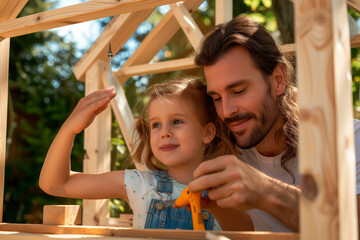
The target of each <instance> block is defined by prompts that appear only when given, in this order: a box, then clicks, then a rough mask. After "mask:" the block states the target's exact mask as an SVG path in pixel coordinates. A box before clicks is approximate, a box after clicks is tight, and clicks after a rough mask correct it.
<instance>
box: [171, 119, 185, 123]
mask: <svg viewBox="0 0 360 240" xmlns="http://www.w3.org/2000/svg"><path fill="white" fill-rule="evenodd" d="M181 123H183V121H181V120H179V119H175V120H174V121H173V124H181Z"/></svg>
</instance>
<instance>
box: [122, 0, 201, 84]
mask: <svg viewBox="0 0 360 240" xmlns="http://www.w3.org/2000/svg"><path fill="white" fill-rule="evenodd" d="M202 2H203V0H191V1H186V2H185V6H186V8H187V9H188V10H189V12H190V13H193V12H194V11H195V10H196V9H198V7H199V6H200V4H201V3H202ZM179 29H180V25H179V23H178V22H177V21H176V18H175V16H174V13H173V11H169V12H168V13H167V14H166V15H165V16H164V17H163V19H162V20H161V21H160V22H159V23H158V24H157V25H156V26H155V27H154V29H153V30H152V31H151V32H150V33H149V34H148V35H147V37H146V38H145V39H144V40H143V41H142V43H141V45H140V46H139V47H138V49H137V50H136V51H135V52H134V53H133V54H132V55H131V57H130V58H129V59H128V60H127V61H126V62H125V64H124V65H123V67H128V66H132V65H138V64H144V63H148V62H150V61H151V59H153V57H154V56H155V55H156V54H157V53H158V52H159V51H160V50H161V49H162V48H163V47H164V45H165V44H166V43H167V42H168V41H169V40H170V39H171V38H172V37H173V36H174V35H175V33H176V32H177V31H178V30H179ZM127 79H128V77H124V76H123V77H119V78H118V80H119V82H120V83H121V84H124V83H125V82H126V80H127Z"/></svg>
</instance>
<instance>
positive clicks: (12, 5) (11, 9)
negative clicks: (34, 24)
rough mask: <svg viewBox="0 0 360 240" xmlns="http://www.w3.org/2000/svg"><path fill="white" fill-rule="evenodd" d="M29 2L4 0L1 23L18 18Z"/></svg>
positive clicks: (1, 9) (1, 7)
mask: <svg viewBox="0 0 360 240" xmlns="http://www.w3.org/2000/svg"><path fill="white" fill-rule="evenodd" d="M27 2H28V0H18V1H13V0H2V1H0V22H2V21H6V20H9V19H14V18H16V17H17V16H18V15H19V13H20V11H21V10H22V9H23V8H24V6H25V5H26V3H27Z"/></svg>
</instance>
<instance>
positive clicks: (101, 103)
mask: <svg viewBox="0 0 360 240" xmlns="http://www.w3.org/2000/svg"><path fill="white" fill-rule="evenodd" d="M115 95H116V92H115V89H114V87H109V88H106V89H102V90H99V91H96V92H93V93H91V94H90V95H88V96H86V97H83V98H82V99H80V101H79V102H78V104H77V105H76V107H75V109H74V110H73V111H72V113H71V114H70V116H69V117H68V118H67V120H66V121H65V123H64V125H63V127H64V128H66V129H68V130H69V131H71V132H73V133H74V134H78V133H80V132H82V131H83V130H84V129H85V128H87V127H88V126H89V125H90V124H91V123H92V122H93V121H94V119H95V117H96V116H97V115H98V114H99V113H101V112H102V111H104V110H105V109H106V108H107V106H108V105H109V102H110V101H111V99H113V98H114V97H115Z"/></svg>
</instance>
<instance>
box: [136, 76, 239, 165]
mask: <svg viewBox="0 0 360 240" xmlns="http://www.w3.org/2000/svg"><path fill="white" fill-rule="evenodd" d="M147 95H148V96H149V98H150V99H149V101H148V103H147V105H146V106H145V108H144V109H143V111H142V112H141V114H140V116H139V118H138V119H137V120H136V131H137V133H138V138H137V139H135V144H134V151H133V159H134V161H135V162H137V163H144V162H145V164H146V166H147V168H148V169H150V170H164V169H166V166H164V165H162V164H161V163H160V162H159V161H158V160H157V159H156V158H155V156H154V154H153V152H152V150H151V146H150V136H151V129H150V126H149V122H148V110H149V106H150V104H151V102H152V101H153V100H154V99H159V100H160V101H165V102H166V101H169V100H172V99H178V100H180V102H181V103H182V105H183V107H184V109H185V112H186V113H187V114H188V116H189V117H190V118H189V119H190V120H191V121H194V122H195V123H196V125H198V127H199V128H200V129H204V128H205V126H206V125H207V124H208V123H210V122H212V123H214V124H215V126H216V135H215V138H214V139H213V140H212V141H211V142H210V143H209V144H207V145H206V147H205V148H204V160H209V159H211V158H215V157H217V156H221V155H226V154H236V153H237V150H236V148H235V147H234V144H233V141H232V140H231V139H230V137H231V136H229V134H228V133H227V128H226V126H225V125H224V123H223V122H222V121H221V120H220V118H219V117H218V115H217V113H216V109H215V106H214V104H213V101H212V98H211V97H210V96H209V95H207V93H206V86H205V85H204V84H203V83H202V82H201V81H200V80H196V79H190V78H182V79H176V80H171V81H167V82H164V83H160V84H155V85H153V86H152V87H151V88H149V90H148V93H147Z"/></svg>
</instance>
